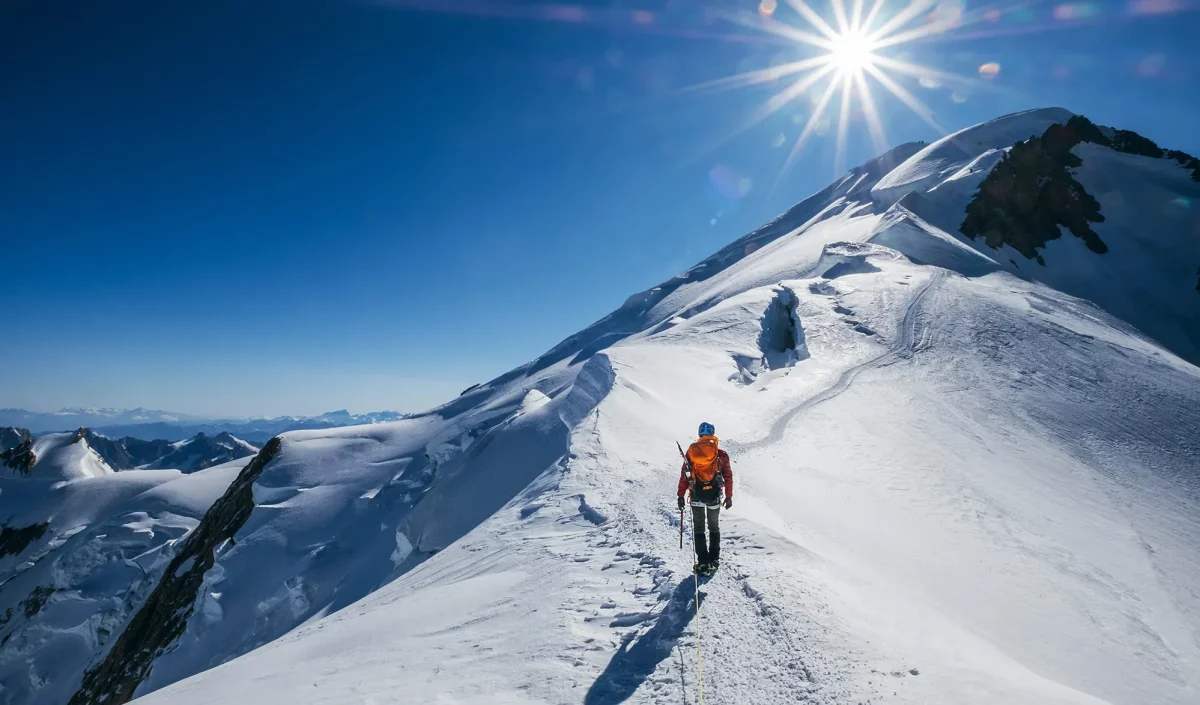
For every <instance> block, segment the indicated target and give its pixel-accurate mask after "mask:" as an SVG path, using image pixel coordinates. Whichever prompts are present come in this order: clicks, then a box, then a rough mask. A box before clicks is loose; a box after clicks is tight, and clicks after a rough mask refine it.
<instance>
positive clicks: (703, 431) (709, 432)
mask: <svg viewBox="0 0 1200 705" xmlns="http://www.w3.org/2000/svg"><path fill="white" fill-rule="evenodd" d="M715 435H717V429H716V428H714V427H713V425H712V424H710V423H709V422H707V421H705V422H704V423H702V424H700V433H699V436H700V437H701V438H703V437H705V436H715Z"/></svg>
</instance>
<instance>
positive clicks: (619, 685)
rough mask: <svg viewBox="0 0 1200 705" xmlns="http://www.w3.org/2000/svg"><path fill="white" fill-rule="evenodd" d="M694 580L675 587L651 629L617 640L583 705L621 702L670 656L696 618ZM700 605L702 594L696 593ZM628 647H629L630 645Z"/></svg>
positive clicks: (692, 578)
mask: <svg viewBox="0 0 1200 705" xmlns="http://www.w3.org/2000/svg"><path fill="white" fill-rule="evenodd" d="M695 580H696V577H695V576H692V577H690V578H689V579H687V580H684V581H683V582H681V583H679V586H678V587H676V588H675V592H674V593H672V594H671V599H670V600H669V601H668V602H667V605H666V607H664V608H663V611H662V612H660V613H659V615H658V619H657V620H655V622H654V626H653V627H651V628H650V630H649V631H647V632H645V633H644V634H642V635H641V636H640V637H639V636H637V634H635V633H630V634H628V635H626V636H625V637H624V638H623V639H622V640H621V648H620V649H618V650H617V653H616V655H615V656H613V658H612V660H611V661H609V662H608V666H607V667H606V668H605V669H604V672H603V673H601V674H600V677H599V678H597V679H596V682H595V683H592V687H591V688H589V689H588V692H587V696H586V697H584V699H583V702H584V705H616V704H617V703H623V702H625V701H626V700H627V699H628V698H629V696H631V695H633V693H634V691H636V690H637V689H638V686H640V685H641V684H642V683H644V682H645V681H646V679H647V678H649V677H650V674H651V673H654V669H655V668H656V667H657V666H658V664H659V663H660V662H661V661H663V660H665V659H666V658H667V657H668V656H670V655H671V650H672V649H674V648H675V644H676V643H677V642H678V641H679V637H680V636H681V635H682V634H683V630H684V629H686V628H687V625H688V624H689V623H690V622H691V621H692V618H693V617H695V615H696V608H695V606H694V604H693V603H694V602H695V600H694V599H693V598H694V597H695V594H696V583H695ZM700 604H701V606H703V605H704V593H700ZM631 644H632V645H631Z"/></svg>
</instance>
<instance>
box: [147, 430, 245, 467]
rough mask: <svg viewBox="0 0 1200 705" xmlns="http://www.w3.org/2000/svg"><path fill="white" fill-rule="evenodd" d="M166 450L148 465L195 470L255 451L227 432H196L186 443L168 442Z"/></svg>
mask: <svg viewBox="0 0 1200 705" xmlns="http://www.w3.org/2000/svg"><path fill="white" fill-rule="evenodd" d="M167 450H168V451H169V452H168V453H166V454H165V455H163V456H162V457H159V458H158V459H157V460H154V461H153V463H152V464H151V465H150V467H154V468H174V469H176V470H182V471H184V472H195V471H196V470H203V469H204V468H210V467H212V466H214V465H220V464H221V463H228V462H230V461H232V460H238V459H240V458H246V457H249V456H251V455H254V453H255V452H256V451H257V449H256V448H255V447H254V446H251V445H248V444H246V443H243V442H242V441H240V440H238V439H237V438H235V437H234V436H233V435H231V434H229V433H227V432H221V433H218V434H217V435H215V436H209V435H206V434H204V433H197V434H196V435H195V436H194V437H193V438H191V439H190V440H188V442H187V443H183V444H179V445H171V444H168V447H167Z"/></svg>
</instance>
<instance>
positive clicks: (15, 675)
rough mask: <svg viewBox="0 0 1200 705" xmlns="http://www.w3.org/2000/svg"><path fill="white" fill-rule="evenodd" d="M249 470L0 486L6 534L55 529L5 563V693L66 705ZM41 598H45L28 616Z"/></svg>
mask: <svg viewBox="0 0 1200 705" xmlns="http://www.w3.org/2000/svg"><path fill="white" fill-rule="evenodd" d="M62 435H66V436H68V437H71V436H73V434H62ZM84 443H85V441H82V440H81V441H79V442H78V443H76V444H75V445H76V446H79V445H82V444H84ZM46 458H47V460H46V461H44V462H50V461H51V459H54V458H57V459H58V460H60V461H61V460H70V459H71V458H72V454H66V453H59V454H57V455H55V454H52V453H51V454H47V456H46ZM247 460H248V459H243V460H242V461H240V462H234V463H230V464H227V465H219V466H216V467H212V468H209V469H207V470H202V471H200V472H197V473H193V474H190V475H181V474H180V473H179V471H177V470H127V471H123V472H119V473H111V472H110V473H107V474H102V475H96V476H91V477H80V478H78V479H75V480H73V481H68V482H54V483H50V482H47V481H45V480H38V479H34V478H36V477H37V473H38V471H39V468H40V467H41V464H40V463H39V465H38V466H35V468H34V472H33V473H31V475H30V477H28V478H0V507H3V509H4V514H6V515H7V516H6V517H5V518H6V519H7V524H8V525H11V526H24V525H28V524H32V523H35V522H40V521H48V522H49V528H48V530H47V533H46V534H45V535H44V536H43V538H42V539H41V540H39V541H37V542H35V543H33V544H31V545H30V546H29V547H27V548H26V549H25V550H24V551H23V552H21V554H19V555H18V556H5V557H4V558H3V559H0V588H2V589H0V614H7V615H8V617H7V619H5V620H4V622H5V623H4V628H5V634H6V637H5V639H4V648H3V649H0V683H3V684H4V688H5V690H6V691H9V692H21V691H24V692H25V693H26V694H27V695H25V696H24V698H23V699H22V700H19V701H17V702H37V703H62V702H66V700H67V699H68V698H69V697H70V695H71V693H72V692H74V690H75V689H76V688H78V686H79V677H80V675H81V673H82V669H83V668H84V666H86V665H87V663H88V662H89V661H90V660H91V658H92V656H93V654H94V653H95V652H96V651H97V650H98V649H99V648H100V647H101V646H102V645H103V643H104V642H105V641H106V640H107V639H108V638H109V637H111V636H114V635H115V634H114V633H115V632H117V631H118V630H119V629H120V627H121V625H122V623H123V622H124V620H125V618H126V617H127V616H128V612H129V610H130V608H131V606H132V605H133V604H136V602H135V601H136V600H137V599H138V597H139V596H140V597H142V598H144V596H145V594H146V593H147V592H148V591H149V590H150V589H152V588H153V586H154V584H155V583H156V579H157V575H158V574H160V573H161V571H162V570H163V569H165V567H166V564H167V562H169V560H170V557H171V556H172V555H173V553H172V548H173V545H174V543H175V542H176V541H178V540H179V539H180V538H182V537H183V536H184V535H185V534H186V533H187V532H189V531H191V530H192V529H193V528H195V527H196V525H197V524H198V523H199V521H200V518H201V517H202V516H203V514H204V512H205V511H207V510H208V507H209V506H210V505H211V504H212V503H213V501H214V500H216V498H217V497H219V496H220V495H221V494H222V493H224V491H225V489H226V487H228V485H229V483H230V482H231V481H232V480H233V478H234V477H235V476H236V475H237V473H238V471H239V470H240V469H241V467H242V465H245V463H246V462H247ZM60 474H66V473H60ZM18 508H19V509H18ZM35 591H41V592H42V593H44V594H46V595H47V597H46V601H45V604H44V605H43V606H42V607H41V608H40V609H37V610H36V613H34V614H30V613H29V611H30V610H32V609H33V607H32V606H31V605H33V604H34V603H33V602H31V598H32V597H33V595H34V594H35ZM9 610H11V611H9Z"/></svg>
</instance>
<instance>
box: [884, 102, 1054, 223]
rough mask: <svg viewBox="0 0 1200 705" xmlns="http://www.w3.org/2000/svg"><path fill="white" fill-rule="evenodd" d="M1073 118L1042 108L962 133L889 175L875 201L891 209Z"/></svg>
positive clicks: (929, 147) (933, 146)
mask: <svg viewBox="0 0 1200 705" xmlns="http://www.w3.org/2000/svg"><path fill="white" fill-rule="evenodd" d="M1072 115H1073V113H1071V112H1070V111H1069V110H1064V109H1063V108H1040V109H1037V110H1027V111H1025V112H1022V113H1015V114H1013V115H1005V116H1004V117H1000V118H996V119H995V120H989V121H988V122H985V123H982V124H979V125H975V126H973V127H968V128H966V129H963V130H959V131H958V132H955V133H953V134H950V135H947V136H946V137H943V138H942V139H940V140H938V141H936V142H934V143H933V144H931V145H929V146H928V147H925V148H924V149H922V150H921V151H920V152H917V153H916V154H914V155H913V156H912V157H910V158H909V159H908V160H907V161H905V162H904V163H903V164H901V165H900V166H898V167H896V168H895V169H893V170H892V171H891V172H889V173H888V174H887V175H886V176H884V177H883V178H882V179H880V180H879V182H878V183H877V184H875V186H874V187H873V188H872V189H871V197H872V198H874V199H875V200H876V201H877V202H879V203H884V204H886V205H891V204H893V203H895V202H897V201H899V200H900V199H901V198H902V197H903V196H904V195H905V194H907V193H909V192H912V191H927V190H931V189H933V188H935V187H936V186H937V184H938V183H939V182H942V181H946V180H947V179H948V178H950V179H953V178H956V177H961V176H962V174H961V173H960V172H962V171H963V170H964V169H967V168H968V167H969V166H970V165H972V163H974V162H976V161H977V160H978V159H980V158H984V159H987V158H989V157H992V156H993V154H994V153H995V150H1002V149H1005V148H1008V147H1011V146H1012V145H1013V144H1014V143H1016V142H1020V141H1022V140H1027V139H1029V138H1030V137H1034V136H1038V135H1041V134H1042V133H1043V132H1045V131H1046V128H1048V127H1050V126H1051V125H1053V124H1054V123H1066V121H1067V120H1069V119H1071V116H1072ZM989 166H990V165H989ZM980 178H982V176H981V177H980Z"/></svg>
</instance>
